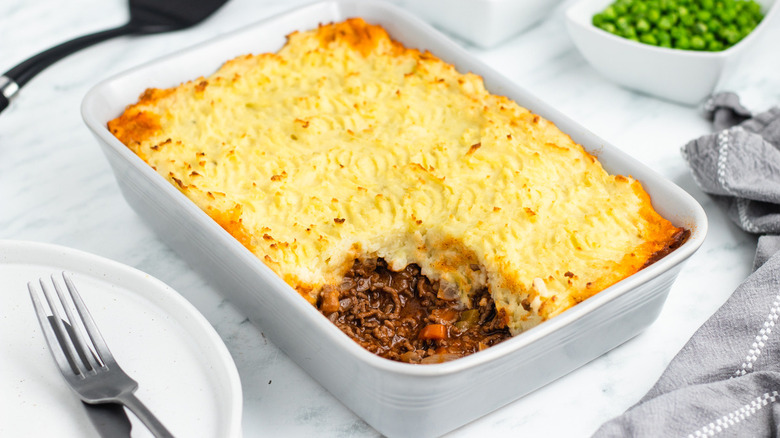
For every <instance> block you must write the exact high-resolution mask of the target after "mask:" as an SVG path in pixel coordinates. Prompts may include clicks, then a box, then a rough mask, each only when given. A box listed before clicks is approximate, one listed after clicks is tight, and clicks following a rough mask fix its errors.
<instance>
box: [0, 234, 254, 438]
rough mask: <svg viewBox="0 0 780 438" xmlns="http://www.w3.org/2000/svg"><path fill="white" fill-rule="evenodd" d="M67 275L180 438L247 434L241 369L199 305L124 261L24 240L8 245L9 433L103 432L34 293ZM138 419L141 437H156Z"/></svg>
mask: <svg viewBox="0 0 780 438" xmlns="http://www.w3.org/2000/svg"><path fill="white" fill-rule="evenodd" d="M62 271H67V272H69V273H71V274H72V278H73V282H74V283H75V284H76V287H77V288H78V289H79V292H80V293H81V295H82V298H83V299H84V303H85V304H86V305H87V308H88V309H89V310H90V313H92V316H93V317H94V319H95V321H96V323H97V325H98V327H99V328H100V331H101V333H102V334H103V337H104V338H105V340H106V343H107V344H108V346H109V348H111V352H112V353H113V354H114V357H115V358H116V360H117V362H119V364H120V365H121V366H122V368H123V369H124V370H125V371H126V372H127V373H128V374H129V375H130V376H131V377H132V378H133V379H135V380H136V381H137V382H138V383H139V388H138V391H137V392H136V395H137V396H138V398H140V399H141V401H143V402H144V403H145V404H146V405H147V406H148V407H149V409H151V410H152V412H154V413H155V415H156V416H157V417H158V418H159V419H160V421H162V422H163V424H165V426H166V427H167V428H168V429H169V430H170V431H171V432H172V433H173V434H174V435H176V436H181V437H194V436H197V437H214V438H233V437H240V436H241V410H242V397H241V383H240V381H239V377H238V371H237V370H236V366H235V364H234V363H233V359H232V357H231V356H230V354H229V353H228V350H227V347H225V344H224V343H223V342H222V340H221V339H220V338H219V335H217V333H216V332H215V331H214V329H213V328H212V327H211V325H210V324H209V323H208V321H207V320H206V318H204V317H203V315H201V314H200V313H198V311H197V310H196V309H195V307H193V306H192V304H190V303H189V302H188V301H187V300H185V299H184V298H183V297H182V296H181V295H179V294H178V293H176V291H174V290H173V289H171V288H170V287H168V286H166V285H165V284H163V283H162V282H161V281H159V280H157V279H155V278H153V277H151V276H149V275H148V274H145V273H143V272H141V271H138V270H136V269H133V268H131V267H128V266H125V265H122V264H120V263H117V262H114V261H111V260H107V259H104V258H101V257H98V256H95V255H92V254H88V253H84V252H81V251H77V250H74V249H70V248H64V247H60V246H55V245H49V244H42V243H33V242H18V241H0V285H2V298H0V303H2V305H0V401H1V404H0V412H2V417H3V420H2V421H0V436H8V437H22V436H36V437H44V436H48V437H90V436H95V437H97V436H98V433H97V431H96V430H95V428H94V426H93V425H92V424H91V422H90V420H89V418H88V417H87V414H86V412H85V410H84V406H82V403H81V400H80V399H79V398H78V396H77V395H76V394H75V393H74V392H73V391H72V390H71V389H70V387H69V386H68V384H67V383H66V382H65V379H64V378H63V376H62V374H61V373H60V371H59V369H58V368H57V366H56V364H55V362H54V359H53V358H52V356H51V353H50V352H49V350H48V347H47V345H46V341H45V340H44V338H43V334H42V333H41V328H40V326H39V324H38V320H37V318H36V316H35V311H34V310H33V307H32V302H31V300H30V295H29V293H28V291H27V282H28V281H31V280H32V281H37V279H38V278H39V277H48V276H49V275H51V274H60V273H61V272H62ZM128 416H129V418H130V421H131V423H132V425H133V436H134V437H140V436H151V433H149V431H148V430H147V429H146V427H145V426H144V425H143V423H141V422H140V421H139V420H138V419H137V418H136V417H135V416H134V415H132V414H129V415H128ZM31 418H39V419H40V420H41V421H34V422H31V421H30V419H31Z"/></svg>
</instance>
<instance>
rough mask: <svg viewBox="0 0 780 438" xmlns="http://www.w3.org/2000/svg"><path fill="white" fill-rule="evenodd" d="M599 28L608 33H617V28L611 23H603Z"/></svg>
mask: <svg viewBox="0 0 780 438" xmlns="http://www.w3.org/2000/svg"><path fill="white" fill-rule="evenodd" d="M601 28H602V29H604V30H606V31H607V32H609V33H615V31H617V28H616V27H615V25H614V24H612V23H604V24H602V25H601Z"/></svg>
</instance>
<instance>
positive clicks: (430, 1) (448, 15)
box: [399, 0, 561, 48]
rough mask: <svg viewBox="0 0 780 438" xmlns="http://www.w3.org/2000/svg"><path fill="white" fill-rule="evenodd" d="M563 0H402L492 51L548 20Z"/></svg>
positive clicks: (422, 15)
mask: <svg viewBox="0 0 780 438" xmlns="http://www.w3.org/2000/svg"><path fill="white" fill-rule="evenodd" d="M560 2H561V0H399V3H400V4H402V5H403V6H404V7H405V8H407V9H409V10H410V11H413V12H415V13H416V14H418V15H420V16H421V17H422V18H424V19H426V20H427V21H430V22H431V23H433V24H434V25H436V26H439V27H441V28H442V29H444V30H446V31H447V32H451V33H452V34H453V35H457V36H459V37H461V38H463V39H465V40H467V41H469V42H471V43H473V44H476V45H478V46H480V47H482V48H490V47H492V46H495V45H497V44H499V43H501V42H503V41H505V40H507V39H509V38H510V37H512V36H514V35H517V34H518V33H520V32H521V31H523V30H525V29H527V28H529V27H531V26H532V25H534V24H536V23H538V22H539V21H540V20H541V19H542V18H544V17H546V16H547V15H548V14H549V13H550V12H551V11H552V10H553V9H555V7H556V6H557V5H558V4H559V3H560Z"/></svg>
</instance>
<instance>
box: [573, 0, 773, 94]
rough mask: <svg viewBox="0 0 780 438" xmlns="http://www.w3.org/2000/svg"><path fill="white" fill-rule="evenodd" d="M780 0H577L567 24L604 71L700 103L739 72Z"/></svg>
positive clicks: (641, 88)
mask: <svg viewBox="0 0 780 438" xmlns="http://www.w3.org/2000/svg"><path fill="white" fill-rule="evenodd" d="M777 3H780V0H579V1H577V2H574V3H573V4H572V5H571V6H569V7H568V9H567V10H566V25H567V28H568V30H569V33H570V35H571V37H572V40H573V41H574V44H575V46H577V48H578V49H579V50H580V52H581V53H582V55H583V57H584V58H585V59H586V60H587V61H588V62H589V63H590V64H591V65H592V66H593V68H594V69H596V70H597V71H599V72H600V73H601V74H602V75H604V76H606V77H607V78H609V79H611V80H613V81H614V82H616V83H618V84H620V85H623V86H625V87H627V88H630V89H633V90H637V91H640V92H643V93H646V94H650V95H654V96H657V97H661V98H664V99H667V100H671V101H674V102H678V103H683V104H687V105H696V104H698V103H700V102H701V101H702V100H704V99H705V98H706V97H707V96H708V95H709V94H711V93H712V92H713V91H714V90H715V88H716V87H717V85H718V83H719V82H720V81H721V80H722V79H723V78H724V77H726V76H727V75H729V74H731V73H733V72H734V71H735V70H736V67H737V66H738V59H739V58H740V57H741V55H742V54H743V53H744V52H745V51H746V50H748V49H749V48H750V46H751V45H752V42H753V41H755V40H756V39H757V38H759V37H760V34H761V33H762V32H763V29H765V28H767V27H768V26H770V25H772V24H771V23H772V22H773V21H775V19H776V16H778V9H780V7H778V6H777Z"/></svg>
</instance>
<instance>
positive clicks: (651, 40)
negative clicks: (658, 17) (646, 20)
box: [639, 33, 658, 46]
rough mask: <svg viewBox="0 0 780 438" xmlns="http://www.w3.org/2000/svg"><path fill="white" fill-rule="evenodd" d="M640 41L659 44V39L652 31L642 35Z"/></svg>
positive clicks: (654, 44)
mask: <svg viewBox="0 0 780 438" xmlns="http://www.w3.org/2000/svg"><path fill="white" fill-rule="evenodd" d="M639 41H641V42H643V43H645V44H650V45H652V46H657V45H658V40H657V39H656V38H655V36H654V35H653V34H651V33H646V34H644V35H642V36H641V37H639Z"/></svg>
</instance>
